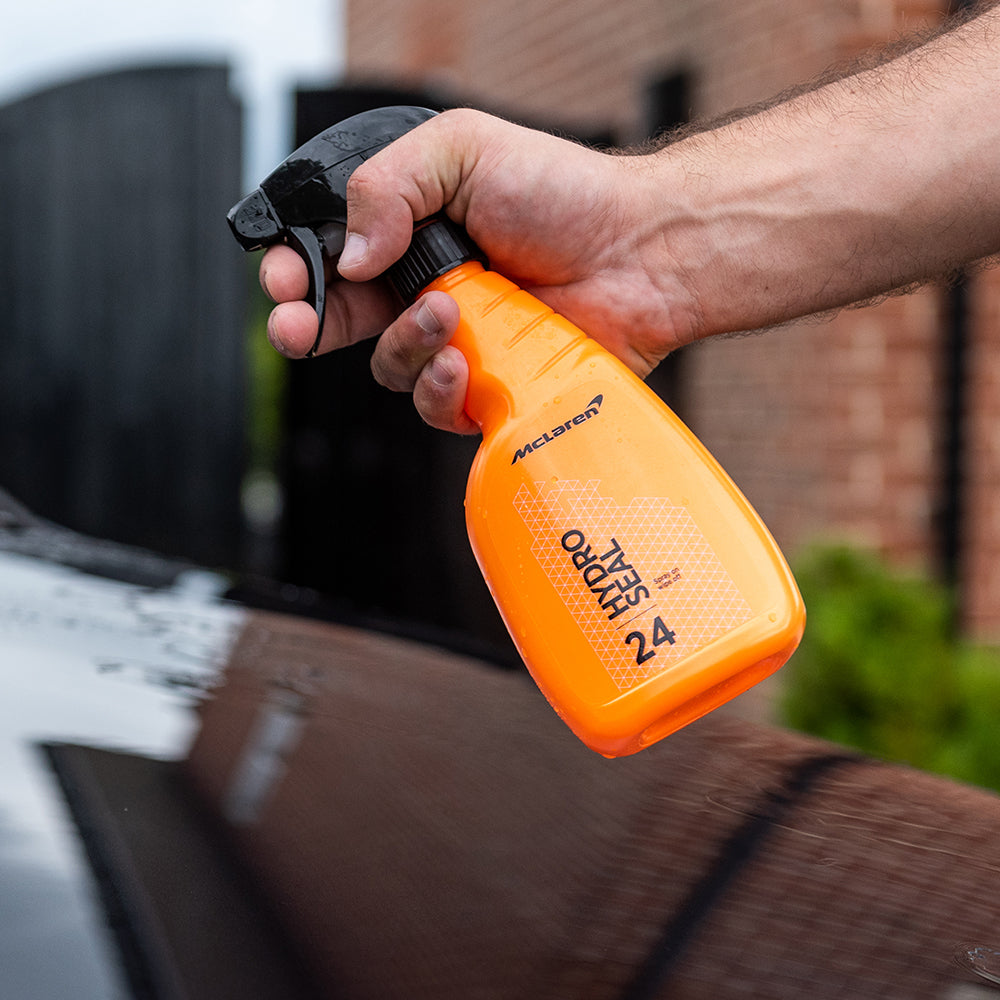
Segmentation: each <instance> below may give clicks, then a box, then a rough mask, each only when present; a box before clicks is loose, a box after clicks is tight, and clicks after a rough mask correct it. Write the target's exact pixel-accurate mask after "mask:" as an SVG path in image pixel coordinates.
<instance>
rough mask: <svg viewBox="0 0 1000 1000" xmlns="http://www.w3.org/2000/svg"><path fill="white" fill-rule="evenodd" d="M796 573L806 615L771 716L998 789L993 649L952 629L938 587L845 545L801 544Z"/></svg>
mask: <svg viewBox="0 0 1000 1000" xmlns="http://www.w3.org/2000/svg"><path fill="white" fill-rule="evenodd" d="M796 578H797V579H798V581H799V586H800V588H801V589H802V595H803V598H804V599H805V602H806V607H807V609H808V616H809V617H808V624H807V626H806V633H805V636H804V638H803V641H802V645H801V646H800V647H799V649H798V651H797V652H796V653H795V656H794V657H793V658H792V661H791V662H790V663H789V665H788V667H787V668H786V670H785V685H784V691H783V695H782V700H781V713H782V718H783V721H784V722H785V723H786V724H788V725H790V726H792V727H793V728H796V729H800V730H803V731H805V732H809V733H813V734H815V735H817V736H820V737H823V738H824V739H829V740H832V741H834V742H837V743H841V744H845V745H848V746H852V747H856V748H858V749H859V750H862V751H864V752H865V753H869V754H872V755H874V756H877V757H882V758H885V759H889V760H896V761H902V762H905V763H908V764H911V765H913V766H914V767H919V768H922V769H925V770H929V771H934V772H937V773H940V774H946V775H949V776H951V777H954V778H957V779H959V780H962V781H967V782H970V783H974V784H978V785H983V786H986V787H990V788H995V789H998V790H1000V746H998V745H997V740H996V733H997V727H998V725H1000V651H998V650H996V649H992V648H985V647H977V646H974V645H972V644H970V643H968V642H967V641H965V640H963V639H961V638H960V637H957V636H955V635H954V631H953V629H952V605H951V600H950V597H949V593H948V591H947V589H946V588H945V587H943V586H941V585H939V584H936V583H933V582H931V581H929V580H924V579H919V578H916V577H910V576H904V575H902V574H899V573H895V572H892V571H890V570H889V569H888V568H887V567H886V566H885V565H883V564H882V563H881V562H880V561H879V560H878V559H877V558H876V557H875V556H873V555H871V554H868V553H864V552H861V551H858V550H856V549H851V548H847V547H824V548H819V549H815V550H813V551H812V552H810V553H808V554H807V555H806V557H805V558H804V559H802V560H801V561H799V563H798V564H797V566H796Z"/></svg>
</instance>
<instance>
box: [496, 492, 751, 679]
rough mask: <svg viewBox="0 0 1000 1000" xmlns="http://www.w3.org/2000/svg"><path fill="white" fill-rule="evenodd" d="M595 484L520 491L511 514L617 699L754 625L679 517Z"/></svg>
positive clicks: (665, 506)
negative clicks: (617, 497)
mask: <svg viewBox="0 0 1000 1000" xmlns="http://www.w3.org/2000/svg"><path fill="white" fill-rule="evenodd" d="M599 489H600V481H599V480H591V481H589V482H586V483H583V482H579V481H573V480H566V481H560V482H558V483H534V484H533V485H528V484H525V485H522V486H521V487H520V489H519V490H518V492H517V494H516V496H515V497H514V506H515V508H516V510H517V512H518V514H519V515H520V516H521V518H522V520H523V521H524V523H525V525H526V526H527V528H528V530H529V532H530V533H531V538H532V546H531V552H532V555H534V557H535V558H536V559H537V560H538V562H539V564H540V566H541V568H542V570H543V571H544V572H545V574H546V576H547V577H548V578H549V580H550V581H551V582H552V584H553V586H554V587H555V589H556V591H557V592H558V593H559V595H560V596H561V597H562V599H563V601H564V602H565V604H566V607H567V608H568V610H569V612H570V614H571V615H572V616H573V618H574V620H575V621H576V623H577V624H578V626H579V627H580V629H581V630H582V631H583V634H584V636H585V637H586V639H587V641H588V642H589V643H590V645H591V647H592V648H593V649H594V651H595V652H596V654H597V655H598V657H599V658H600V659H601V661H602V662H603V663H604V665H605V668H606V669H607V671H608V675H609V676H610V677H611V679H612V680H613V681H614V683H615V684H616V685H617V687H618V688H619V689H620V690H622V691H627V690H629V689H630V688H632V687H635V686H636V685H637V684H641V683H642V682H643V681H645V680H648V679H649V678H650V677H653V676H656V675H657V674H660V673H662V672H663V671H665V670H668V669H669V668H670V667H671V666H672V665H673V664H675V663H678V662H680V661H681V660H683V659H684V658H685V657H687V656H689V655H690V654H692V653H694V652H696V651H697V650H699V649H701V648H702V647H703V646H705V645H707V644H708V643H709V642H711V641H712V640H713V639H717V638H719V637H720V636H722V635H725V634H726V633H727V632H730V631H731V630H732V629H734V628H736V627H737V626H739V625H742V624H743V623H744V622H746V621H749V619H750V618H751V616H752V611H751V608H750V605H749V604H748V602H747V601H746V599H745V598H744V597H743V595H742V594H741V593H740V592H739V590H738V589H737V587H736V584H735V583H734V582H733V580H732V577H731V576H730V575H729V573H728V572H727V570H726V568H725V566H724V565H723V564H722V561H721V560H720V559H719V557H718V556H717V555H716V554H715V552H714V550H713V549H712V548H711V546H710V545H709V544H708V542H707V541H706V539H705V537H704V535H703V534H702V533H701V531H700V530H699V528H698V526H697V524H695V522H694V519H693V518H692V517H691V515H690V513H689V512H688V510H687V508H685V507H679V506H677V505H675V504H673V503H671V501H670V500H668V499H667V498H665V497H636V498H635V499H634V500H633V501H632V502H631V503H630V504H629V505H628V506H627V507H622V506H620V505H619V504H618V503H617V502H616V501H614V500H613V499H611V498H610V497H606V496H602V495H601V494H600V493H599Z"/></svg>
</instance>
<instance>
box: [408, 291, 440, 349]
mask: <svg viewBox="0 0 1000 1000" xmlns="http://www.w3.org/2000/svg"><path fill="white" fill-rule="evenodd" d="M414 319H416V321H417V326H419V327H420V329H421V330H423V332H424V339H425V341H426V342H427V344H428V345H432V344H435V343H437V341H438V340H440V339H441V333H442V329H443V328H442V326H441V321H440V320H439V319H438V318H437V316H436V315H435V313H434V310H433V309H431V307H430V306H429V305H428V304H427V302H426V300H422V301H421V302H420V305H419V306H418V307H417V313H416V316H415V317H414Z"/></svg>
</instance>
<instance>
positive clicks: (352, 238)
mask: <svg viewBox="0 0 1000 1000" xmlns="http://www.w3.org/2000/svg"><path fill="white" fill-rule="evenodd" d="M367 256H368V240H366V239H365V237H364V236H361V235H360V234H358V233H348V234H347V239H346V240H345V241H344V249H343V250H341V252H340V262H339V263H338V265H337V267H338V268H339V269H340V270H341V271H344V270H346V269H349V268H352V267H357V266H358V264H360V263H361V262H362V261H363V260H364V259H365V257H367Z"/></svg>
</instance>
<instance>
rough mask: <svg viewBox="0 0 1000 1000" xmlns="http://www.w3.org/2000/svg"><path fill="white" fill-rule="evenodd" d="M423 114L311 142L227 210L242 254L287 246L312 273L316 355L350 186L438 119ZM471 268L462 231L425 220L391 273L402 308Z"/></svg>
mask: <svg viewBox="0 0 1000 1000" xmlns="http://www.w3.org/2000/svg"><path fill="white" fill-rule="evenodd" d="M434 115H435V112H433V111H429V110H427V109H426V108H411V107H390V108H378V109H376V110H373V111H365V112H363V113H362V114H360V115H355V116H354V117H353V118H348V119H346V120H344V121H342V122H340V123H339V124H337V125H332V126H331V127H330V128H328V129H326V130H325V131H323V132H321V133H320V134H319V135H317V136H314V137H313V138H312V139H310V140H309V141H308V142H307V143H305V144H304V145H302V146H300V147H299V148H298V149H297V150H295V152H294V153H292V154H291V156H289V157H288V158H287V159H286V160H285V161H284V162H283V163H281V164H280V165H279V166H278V167H276V168H275V169H274V170H273V171H272V172H271V173H270V174H269V175H268V176H267V177H266V178H265V179H264V180H263V181H262V182H261V185H260V187H259V188H257V190H256V191H254V192H252V193H251V194H248V195H247V196H246V197H245V198H243V199H242V200H241V201H240V202H238V203H237V204H236V205H234V206H233V208H232V209H230V212H229V215H228V219H229V226H230V228H231V229H232V231H233V235H234V236H235V237H236V241H237V242H238V243H239V244H240V246H241V247H243V249H244V250H247V251H251V250H262V249H264V248H265V247H269V246H272V245H273V244H275V243H286V244H288V245H289V246H290V247H292V249H293V250H295V251H297V252H298V253H299V255H300V256H301V257H302V258H303V260H304V261H305V263H306V266H307V267H308V270H309V292H308V299H309V302H310V304H311V305H312V307H313V309H315V311H316V315H317V317H318V318H319V328H318V330H317V332H316V340H315V342H314V343H313V346H312V349H311V350H310V351H309V354H308V356H309V357H312V356H314V355H315V353H316V351H317V349H318V348H319V344H320V340H321V338H322V335H323V313H324V310H325V307H326V278H325V264H326V263H327V262H329V263H335V262H336V259H337V258H338V257H339V256H340V252H341V251H342V250H343V248H344V237H345V236H346V233H347V181H348V178H349V177H350V176H351V174H352V173H353V172H354V171H355V170H356V169H357V168H358V167H359V166H360V165H361V164H362V163H364V161H365V160H367V159H369V158H370V157H372V156H374V155H375V154H376V153H377V152H378V151H379V150H380V149H384V148H385V147H386V146H388V145H389V143H391V142H392V141H393V140H394V139H398V138H399V137H400V136H401V135H403V134H405V133H406V132H409V131H410V130H411V129H414V128H416V127H417V125H420V124H421V123H423V122H425V121H427V120H428V119H430V118H433V117H434ZM466 260H485V259H484V258H483V256H482V253H481V252H480V251H479V249H478V248H477V247H476V246H475V244H474V243H472V241H471V240H470V239H469V237H468V236H467V235H466V234H465V231H464V230H463V229H462V228H461V227H460V226H456V225H455V224H454V223H453V222H451V221H450V220H448V219H447V218H446V217H445V216H443V215H440V216H432V217H431V218H430V219H424V220H421V221H420V222H419V223H418V224H417V227H416V231H415V235H414V240H413V243H412V244H411V246H410V249H409V250H408V251H407V253H406V254H405V255H404V256H403V258H402V259H401V260H400V261H399V262H397V263H396V264H395V265H393V267H392V268H391V269H390V271H389V279H390V281H391V282H392V284H393V285H394V287H395V288H396V290H397V291H398V292H399V294H400V295H401V296H402V298H403V299H404V300H412V299H413V298H414V297H415V296H416V295H417V294H419V292H420V291H421V289H422V288H423V287H424V286H425V285H427V284H428V283H429V282H430V281H432V280H433V279H434V278H435V277H437V276H438V275H440V274H443V273H444V272H445V271H447V270H450V269H451V268H452V267H455V266H456V265H457V264H459V263H462V262H463V261H466Z"/></svg>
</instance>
